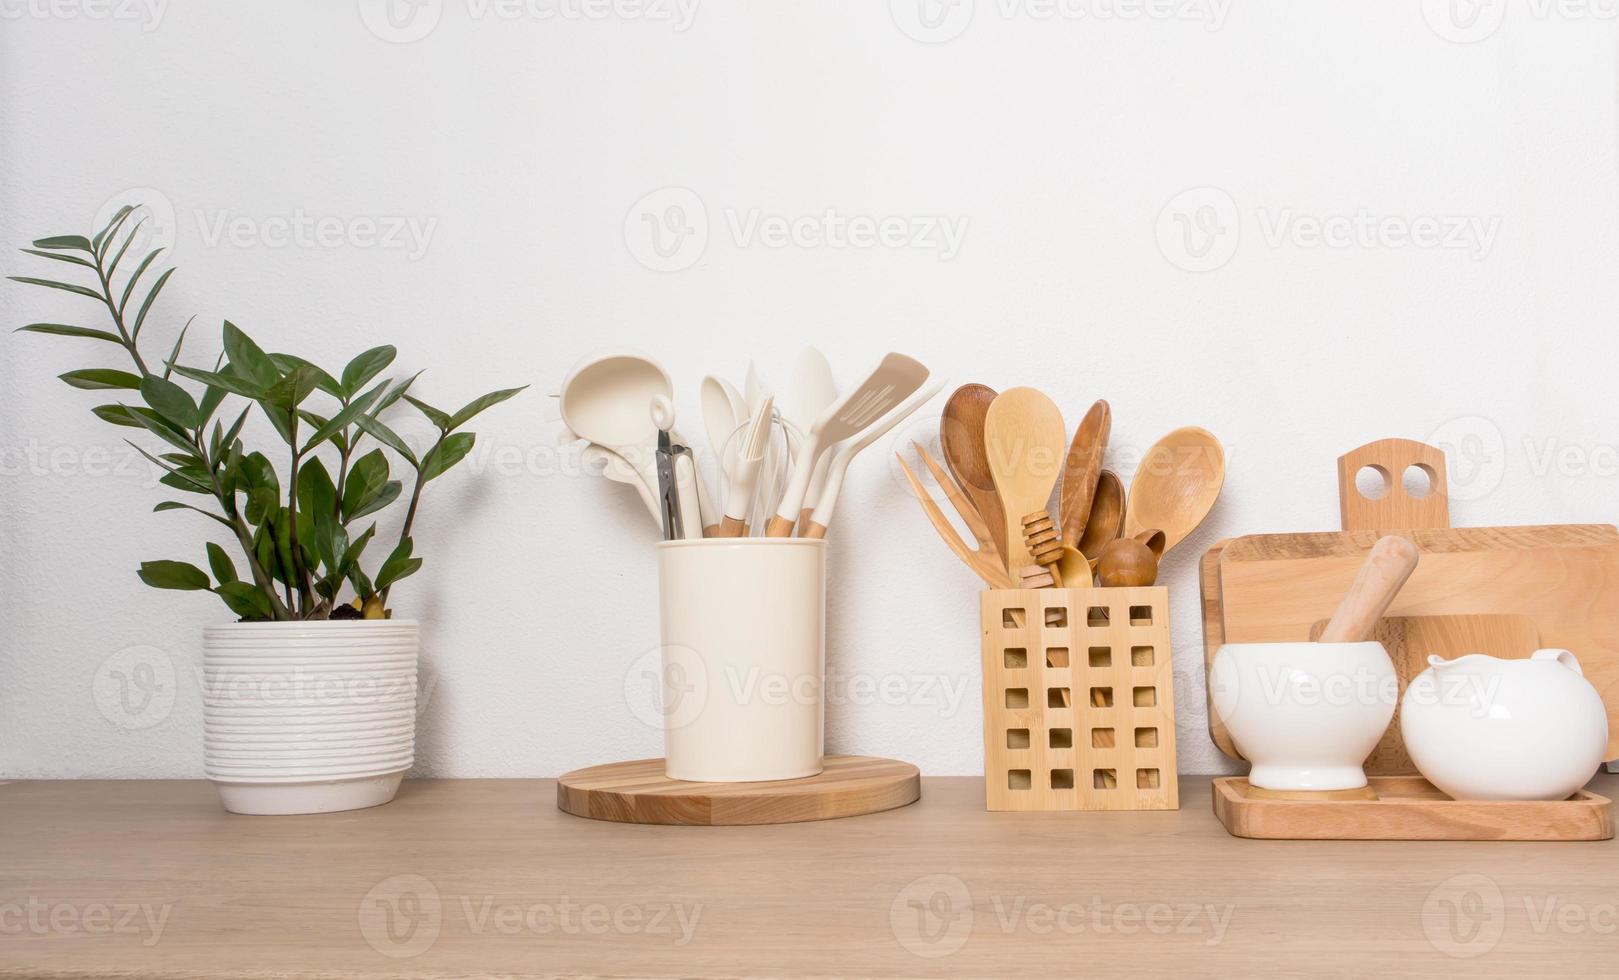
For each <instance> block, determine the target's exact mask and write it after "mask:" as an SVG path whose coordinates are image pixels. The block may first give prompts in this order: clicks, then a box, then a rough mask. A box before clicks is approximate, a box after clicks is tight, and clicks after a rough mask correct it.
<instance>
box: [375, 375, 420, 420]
mask: <svg viewBox="0 0 1619 980" xmlns="http://www.w3.org/2000/svg"><path fill="white" fill-rule="evenodd" d="M421 376H422V372H420V371H417V372H416V373H415V374H413V375H411V376H410V377H408V378H406V379H405V380H403V381H401V382H399V383H398V384H396V385H394V386H393V387H392V388H390V389H388V393H387V394H386V395H383V396H382V401H380V402H377V407H376V408H375V409H374V410H373V411H372V412H371V414H372V415H381V414H382V413H383V412H384V411H385V410H387V409H388V408H390V407H392V406H393V404H394V403H395V402H397V401H399V399H401V398H403V397H405V392H407V391H409V390H410V386H411V385H413V384H415V383H416V379H417V378H419V377H421Z"/></svg>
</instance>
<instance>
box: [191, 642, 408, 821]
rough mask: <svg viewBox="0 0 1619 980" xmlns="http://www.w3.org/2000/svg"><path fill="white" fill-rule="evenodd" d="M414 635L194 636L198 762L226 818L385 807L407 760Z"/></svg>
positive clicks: (405, 768)
mask: <svg viewBox="0 0 1619 980" xmlns="http://www.w3.org/2000/svg"><path fill="white" fill-rule="evenodd" d="M416 654H417V628H416V624H415V623H414V622H410V621H401V620H339V621H335V622H312V623H233V624H231V625H228V626H210V627H208V628H207V629H206V630H204V631H203V685H204V690H203V706H202V717H203V732H204V737H203V763H204V766H203V768H204V771H205V772H206V773H207V776H208V778H209V779H210V780H212V781H213V783H214V785H215V786H217V787H218V789H219V795H220V798H221V799H222V800H223V801H224V804H225V809H227V810H229V811H231V812H232V813H252V814H292V813H330V812H334V811H338V810H357V809H361V808H363V807H369V806H378V805H380V804H383V803H387V802H388V801H389V800H391V799H393V798H394V794H395V793H396V792H398V790H399V782H400V780H401V779H402V778H403V777H404V774H405V770H407V769H409V768H410V766H411V763H412V762H413V760H414V745H415V737H416Z"/></svg>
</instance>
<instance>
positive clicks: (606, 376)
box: [558, 348, 674, 488]
mask: <svg viewBox="0 0 1619 980" xmlns="http://www.w3.org/2000/svg"><path fill="white" fill-rule="evenodd" d="M660 395H661V396H663V397H665V398H672V397H673V396H674V386H673V385H672V384H671V383H670V381H669V374H668V372H666V371H664V369H663V368H662V367H661V366H660V365H659V364H658V363H657V362H656V361H654V360H652V358H651V357H649V356H647V355H646V354H643V353H641V352H640V351H637V350H631V349H628V348H615V349H610V350H605V351H598V352H597V353H595V354H592V355H590V356H588V357H586V358H585V359H584V360H582V361H580V362H579V363H578V364H576V365H574V367H573V370H571V371H569V372H568V376H567V377H566V378H564V379H563V381H562V394H561V396H560V399H559V401H558V405H559V406H560V408H561V410H562V421H563V423H564V424H565V425H567V427H568V428H569V429H571V430H573V431H574V432H576V433H578V435H579V437H580V438H582V439H585V440H588V441H589V442H593V443H595V444H596V445H598V446H601V447H602V448H604V449H610V450H612V451H613V452H615V453H617V454H618V455H619V456H621V457H623V459H624V460H625V462H627V463H628V464H629V466H630V468H631V469H632V470H634V471H635V473H636V474H637V475H638V476H639V477H640V479H641V482H642V483H643V484H645V485H646V486H647V487H648V488H651V487H654V486H657V483H658V470H657V461H656V459H655V458H654V453H655V452H656V450H657V448H658V430H657V428H656V427H655V426H654V425H653V424H652V419H651V417H650V416H649V415H648V414H647V406H648V405H649V404H650V403H651V401H652V399H653V398H656V397H658V396H660Z"/></svg>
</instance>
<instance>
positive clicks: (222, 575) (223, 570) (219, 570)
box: [208, 541, 237, 585]
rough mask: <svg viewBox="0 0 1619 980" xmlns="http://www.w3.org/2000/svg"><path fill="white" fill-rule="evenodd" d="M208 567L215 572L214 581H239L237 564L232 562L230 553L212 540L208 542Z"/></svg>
mask: <svg viewBox="0 0 1619 980" xmlns="http://www.w3.org/2000/svg"><path fill="white" fill-rule="evenodd" d="M208 568H209V570H210V571H212V572H213V573H214V581H215V582H218V583H219V584H220V585H229V584H230V583H232V582H235V581H237V578H236V566H235V565H233V564H231V560H230V555H227V554H225V549H224V548H221V547H220V546H219V545H217V544H214V543H213V542H212V541H210V542H208Z"/></svg>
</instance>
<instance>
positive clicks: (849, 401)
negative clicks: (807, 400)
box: [765, 353, 928, 538]
mask: <svg viewBox="0 0 1619 980" xmlns="http://www.w3.org/2000/svg"><path fill="white" fill-rule="evenodd" d="M927 379H928V369H927V367H926V366H925V365H923V364H922V363H921V362H920V361H917V360H915V359H913V358H909V357H906V356H905V355H904V354H894V353H890V354H887V355H885V356H884V357H883V359H882V360H881V361H880V362H878V364H877V366H876V367H875V368H873V369H872V371H871V373H870V374H868V375H866V377H865V380H863V381H861V382H860V383H859V384H858V385H855V386H854V387H853V388H852V389H850V390H849V392H848V393H847V394H845V395H844V396H843V397H842V398H839V399H838V400H837V401H835V402H833V403H832V404H831V405H829V406H827V409H826V411H825V412H822V413H821V417H820V418H818V419H816V420H815V424H814V425H812V426H811V427H810V431H809V432H808V434H806V435H805V437H804V448H803V451H802V452H800V453H799V456H798V459H797V461H796V462H794V463H793V476H792V480H791V481H790V482H789V483H788V484H787V490H786V492H785V493H783V494H782V497H781V504H780V505H779V506H778V507H777V508H776V516H774V517H772V518H771V519H770V524H769V526H767V527H766V528H765V534H766V535H767V536H769V537H772V538H785V537H790V536H791V535H792V533H793V526H794V525H795V524H797V523H798V512H799V510H800V509H801V508H802V507H803V506H804V495H805V494H806V493H807V492H808V491H809V483H810V477H811V476H813V475H814V472H815V467H816V464H817V463H819V462H820V458H821V454H822V453H823V452H825V451H826V450H827V449H828V448H830V447H831V446H833V445H835V444H837V443H839V442H842V441H843V440H845V439H848V438H850V437H851V436H854V435H857V434H859V433H860V432H862V431H864V430H865V428H866V427H867V426H869V425H871V424H872V423H873V422H875V421H877V420H878V419H879V418H881V417H882V416H884V415H886V414H887V413H888V412H889V411H890V410H891V409H893V407H894V406H895V405H898V404H899V403H900V402H902V401H904V400H905V399H907V398H909V397H910V396H911V395H912V393H914V392H915V391H916V389H918V388H920V387H922V385H923V384H924V383H926V382H927Z"/></svg>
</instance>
